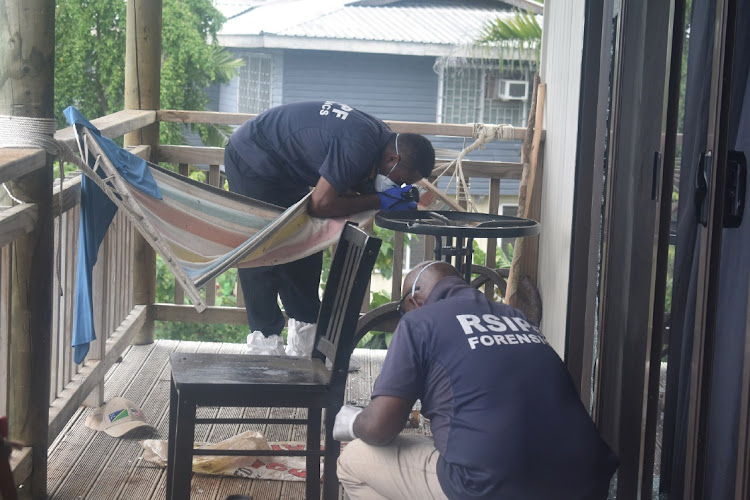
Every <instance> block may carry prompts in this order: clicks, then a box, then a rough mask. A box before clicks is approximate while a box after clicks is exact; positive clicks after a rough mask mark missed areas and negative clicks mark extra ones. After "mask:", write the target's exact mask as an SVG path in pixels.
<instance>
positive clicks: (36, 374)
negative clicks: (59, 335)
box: [0, 0, 55, 499]
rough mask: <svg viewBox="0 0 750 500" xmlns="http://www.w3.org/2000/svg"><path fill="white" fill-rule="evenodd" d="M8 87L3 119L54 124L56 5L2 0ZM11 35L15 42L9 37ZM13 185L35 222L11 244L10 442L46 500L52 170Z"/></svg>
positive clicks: (0, 98)
mask: <svg viewBox="0 0 750 500" xmlns="http://www.w3.org/2000/svg"><path fill="white" fill-rule="evenodd" d="M1 9H2V11H3V12H2V14H4V19H3V29H2V30H0V31H2V33H1V34H0V38H2V46H3V50H2V52H1V54H2V60H1V61H0V65H2V69H0V72H2V75H3V85H2V86H0V114H4V115H11V116H19V117H20V116H22V117H28V118H33V119H43V120H49V119H52V118H54V64H53V62H54V61H55V1H54V0H5V1H4V2H3V6H2V8H1ZM11 37H12V38H11ZM45 156H46V157H45V164H44V168H37V169H34V170H33V171H30V172H27V173H26V174H24V175H22V176H20V177H16V178H15V179H13V180H9V181H8V182H7V183H6V186H7V187H8V189H9V190H10V192H11V193H12V195H13V196H14V197H16V198H18V199H20V200H23V201H25V202H27V203H29V204H31V203H33V204H35V205H36V224H35V225H34V228H33V230H32V231H31V232H29V233H27V234H25V235H23V236H21V237H19V238H18V239H16V240H15V241H14V242H13V245H12V252H13V259H12V264H11V269H10V276H9V279H10V280H11V298H10V303H11V311H10V331H11V332H12V335H11V338H10V340H9V342H8V345H9V350H10V353H9V354H10V368H9V373H10V374H11V377H10V379H9V380H8V381H6V382H7V383H8V386H9V392H8V424H9V427H10V429H9V437H10V438H11V439H13V440H16V441H19V442H21V443H22V444H23V445H24V446H30V447H31V475H30V477H29V479H28V480H27V483H28V484H29V486H30V488H29V490H27V491H29V495H30V496H31V497H32V498H34V499H41V498H46V497H47V447H48V444H49V443H48V441H47V410H48V408H49V394H50V383H51V375H50V372H51V364H50V355H51V354H50V353H51V350H52V348H51V343H52V307H53V306H52V289H53V284H54V267H53V262H54V257H53V255H54V251H53V240H54V225H53V222H54V221H53V218H52V168H53V161H54V157H53V156H51V155H46V154H45Z"/></svg>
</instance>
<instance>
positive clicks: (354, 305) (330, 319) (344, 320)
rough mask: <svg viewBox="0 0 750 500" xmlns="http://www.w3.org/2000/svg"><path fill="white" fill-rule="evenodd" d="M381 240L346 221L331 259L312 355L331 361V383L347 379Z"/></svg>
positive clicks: (343, 381)
mask: <svg viewBox="0 0 750 500" xmlns="http://www.w3.org/2000/svg"><path fill="white" fill-rule="evenodd" d="M380 243H381V240H379V239H378V238H375V237H373V236H369V235H368V234H367V233H365V232H364V231H363V230H361V229H359V228H358V227H356V226H355V225H353V224H351V223H347V224H346V225H345V226H344V229H343V231H342V232H341V238H340V239H339V242H338V245H337V246H336V253H335V254H334V256H333V261H332V262H331V270H330V272H329V273H328V281H327V282H326V287H325V291H324V292H323V300H322V302H321V304H320V313H319V314H318V327H317V332H316V341H315V349H314V350H313V357H317V358H320V359H324V358H327V359H328V360H330V362H331V364H332V367H331V381H330V383H331V384H334V383H336V381H337V379H338V380H341V382H342V384H343V383H345V381H346V374H347V372H348V370H349V358H350V357H351V354H352V351H353V350H354V347H355V346H354V334H355V331H356V329H357V320H358V319H359V312H360V310H361V309H362V301H363V300H364V298H365V293H366V292H367V284H368V283H369V281H370V276H371V275H372V269H373V267H375V259H377V256H378V250H379V249H380Z"/></svg>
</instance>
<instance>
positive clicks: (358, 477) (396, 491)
mask: <svg viewBox="0 0 750 500" xmlns="http://www.w3.org/2000/svg"><path fill="white" fill-rule="evenodd" d="M438 456H439V453H438V451H437V450H436V449H435V444H434V441H433V439H432V438H431V437H427V436H420V435H414V434H402V435H399V436H398V437H397V438H396V439H395V440H394V441H393V442H392V443H391V444H389V445H388V446H370V445H368V444H366V443H364V442H363V441H362V440H360V439H355V440H354V441H352V442H351V443H349V444H348V445H346V447H345V448H344V451H342V452H341V456H340V457H339V461H338V476H339V481H341V484H342V485H343V486H344V490H345V491H346V494H347V495H348V496H349V498H351V500H359V499H366V500H377V499H386V500H398V499H404V500H432V499H440V500H442V499H446V500H447V497H446V496H445V494H444V493H443V490H442V488H441V487H440V483H439V482H438V478H437V472H436V468H437V460H438Z"/></svg>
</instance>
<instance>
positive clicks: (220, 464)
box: [141, 431, 323, 481]
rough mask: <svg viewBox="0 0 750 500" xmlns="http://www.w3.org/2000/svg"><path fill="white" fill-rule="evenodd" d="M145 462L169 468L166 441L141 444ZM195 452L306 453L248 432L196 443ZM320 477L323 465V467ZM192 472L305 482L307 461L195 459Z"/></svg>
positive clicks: (299, 447)
mask: <svg viewBox="0 0 750 500" xmlns="http://www.w3.org/2000/svg"><path fill="white" fill-rule="evenodd" d="M141 445H142V446H143V449H144V452H143V459H144V460H148V461H149V462H153V463H155V464H158V465H159V466H161V467H166V466H167V456H168V451H167V450H168V447H167V441H164V440H160V439H146V440H144V441H141ZM196 448H204V449H212V450H229V449H232V450H304V449H305V444H304V443H303V442H301V441H288V442H271V443H269V442H268V441H267V440H266V438H265V437H264V436H263V434H262V433H260V432H258V431H247V432H243V433H241V434H237V435H236V436H232V437H231V438H229V439H225V440H224V441H220V442H218V443H214V444H207V443H196ZM320 471H321V476H322V474H323V464H322V463H321V465H320ZM193 472H195V473H197V474H210V475H214V476H234V477H246V478H249V479H270V480H276V481H304V480H305V478H306V476H307V474H306V470H305V457H273V456H267V457H255V456H247V457H222V456H194V457H193Z"/></svg>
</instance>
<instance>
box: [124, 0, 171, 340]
mask: <svg viewBox="0 0 750 500" xmlns="http://www.w3.org/2000/svg"><path fill="white" fill-rule="evenodd" d="M161 6H162V1H161V0H128V11H127V23H126V34H127V37H126V38H127V39H126V46H125V109H153V110H158V109H159V106H160V100H159V92H160V86H159V82H160V78H161ZM139 144H146V145H149V146H152V148H151V151H152V152H155V151H156V146H158V145H159V123H158V122H157V123H153V124H151V125H149V126H148V127H144V128H142V129H140V130H138V131H135V132H130V133H128V134H126V135H125V146H136V145H139ZM152 154H153V153H152ZM134 246H135V248H134V251H133V259H134V260H133V264H134V265H133V295H134V297H133V298H134V300H135V303H136V304H144V305H146V307H147V308H148V311H149V313H148V316H147V319H146V322H145V323H144V325H143V328H142V329H141V331H140V332H139V333H138V334H137V335H136V336H135V338H134V339H133V343H134V344H150V343H151V342H153V341H154V321H153V319H152V314H151V310H152V308H151V305H152V304H153V303H154V301H155V299H156V254H155V252H154V250H153V248H151V246H150V245H149V244H148V243H147V242H146V240H145V239H143V237H142V236H141V235H140V234H138V235H137V236H136V238H135V242H134Z"/></svg>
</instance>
